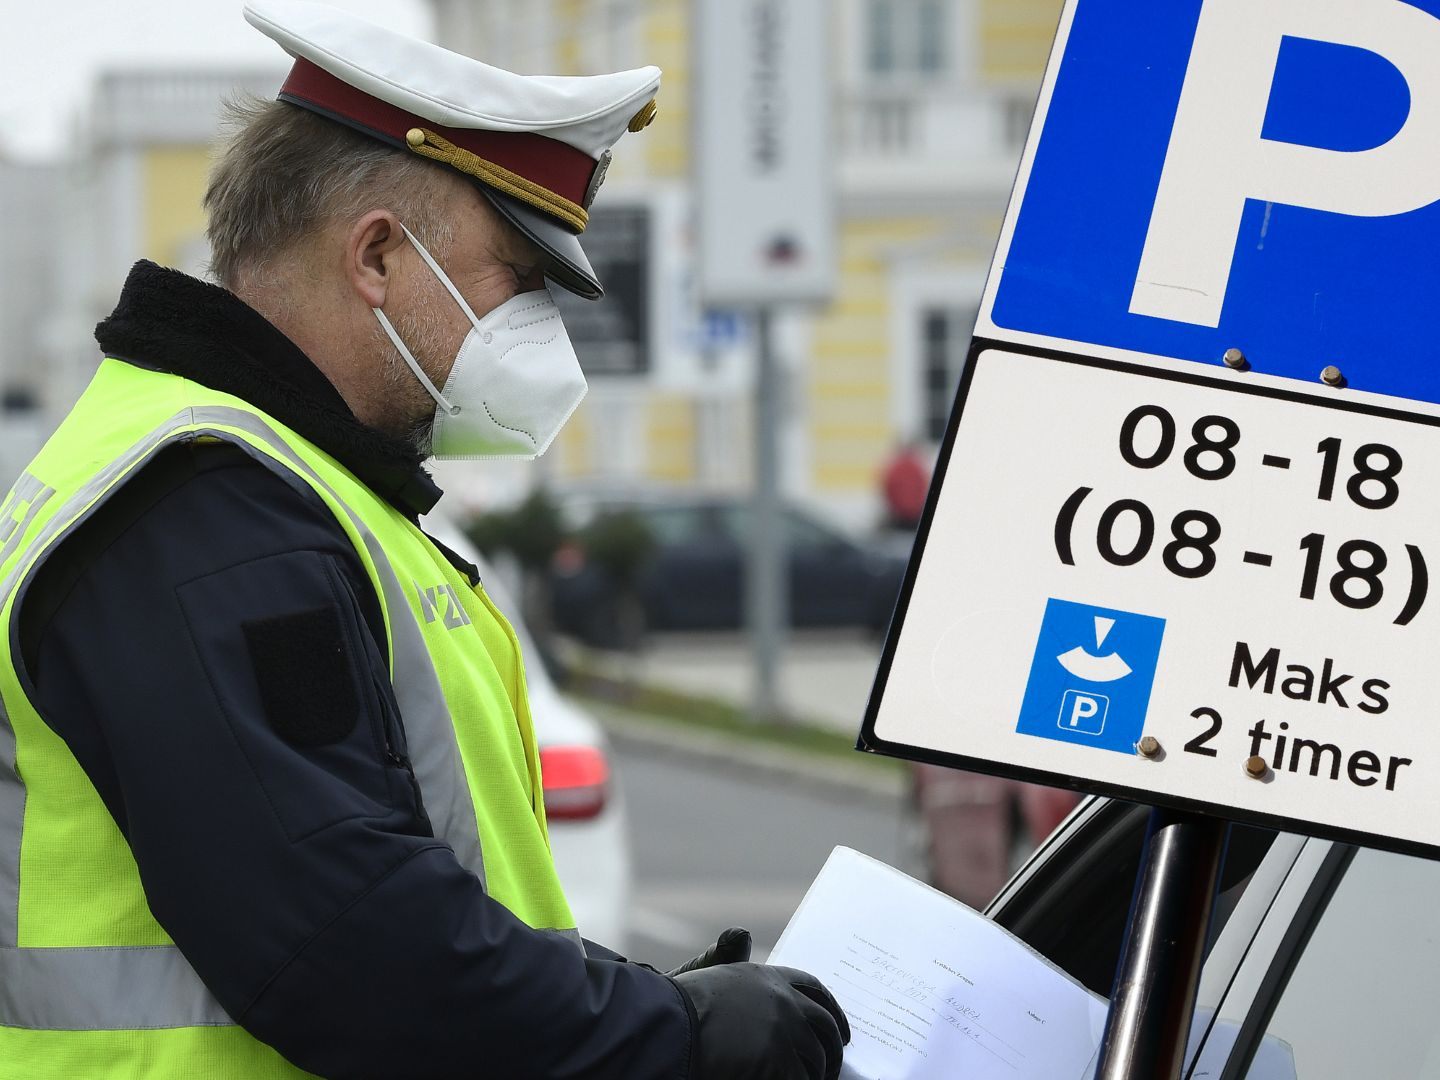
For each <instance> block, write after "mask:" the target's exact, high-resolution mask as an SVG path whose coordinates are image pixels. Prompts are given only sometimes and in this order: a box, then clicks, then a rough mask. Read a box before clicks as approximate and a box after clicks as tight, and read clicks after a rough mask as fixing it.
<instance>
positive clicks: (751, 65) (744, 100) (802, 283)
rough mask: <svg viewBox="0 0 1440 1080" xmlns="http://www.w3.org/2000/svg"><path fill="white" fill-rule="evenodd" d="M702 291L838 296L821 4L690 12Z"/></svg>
mask: <svg viewBox="0 0 1440 1080" xmlns="http://www.w3.org/2000/svg"><path fill="white" fill-rule="evenodd" d="M694 3H695V7H694V12H695V27H696V30H695V34H694V41H695V49H696V83H695V87H696V91H695V121H694V123H695V131H694V134H693V136H692V140H693V141H692V145H693V146H694V147H695V181H696V184H697V186H698V190H699V201H700V206H699V212H700V291H701V298H702V301H703V302H704V303H706V304H709V305H726V306H745V305H751V306H753V305H756V304H783V303H791V302H805V303H823V302H824V301H826V300H828V299H829V298H830V296H831V294H832V293H833V292H834V288H835V196H834V171H835V164H834V163H835V154H836V148H835V145H834V141H833V135H832V131H831V124H830V95H831V86H830V79H829V70H830V48H831V42H830V34H829V33H828V32H827V29H828V27H829V25H830V12H829V5H828V4H827V2H826V0H694Z"/></svg>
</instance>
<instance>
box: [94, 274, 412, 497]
mask: <svg viewBox="0 0 1440 1080" xmlns="http://www.w3.org/2000/svg"><path fill="white" fill-rule="evenodd" d="M95 340H97V341H98V342H100V348H101V349H103V350H104V352H105V355H106V356H113V357H116V358H117V359H121V360H125V361H126V362H128V363H132V364H135V365H137V366H139V367H145V368H150V369H152V370H154V371H164V372H168V373H170V374H173V375H180V376H183V377H184V378H187V379H190V380H192V381H194V382H198V383H202V384H204V385H205V386H208V387H210V388H211V389H212V390H219V391H221V392H222V393H226V394H233V395H235V396H236V397H239V398H243V399H244V400H246V401H248V402H250V404H252V405H254V406H256V407H257V408H259V409H261V410H262V411H264V412H266V413H268V414H269V415H271V416H273V417H274V418H275V419H276V420H279V421H280V422H281V423H282V424H284V425H286V426H287V427H289V428H292V429H293V430H295V431H296V432H298V433H299V434H300V435H303V436H304V437H305V438H307V439H309V440H310V441H311V442H313V443H314V444H315V445H316V446H318V447H320V449H322V450H324V451H325V452H326V453H328V454H330V455H331V456H332V457H334V458H335V459H336V460H337V461H339V462H340V463H341V464H342V465H344V466H345V467H346V468H347V469H349V470H350V471H351V472H353V473H354V474H355V475H356V476H357V477H359V478H360V480H362V481H363V482H364V483H365V484H367V485H368V486H369V487H370V488H371V489H372V490H373V491H374V492H375V493H376V494H377V495H380V496H381V497H382V498H384V499H385V500H386V501H388V502H390V503H391V504H392V505H394V506H395V507H397V508H398V509H400V510H402V511H404V512H405V513H407V514H410V515H412V516H413V515H416V514H424V513H426V512H428V511H429V510H430V508H431V507H432V506H434V505H435V503H436V502H437V501H439V498H440V489H439V488H438V487H436V486H435V482H434V481H433V480H431V479H430V476H429V475H428V474H427V473H426V472H425V470H424V469H423V468H421V460H422V459H421V458H420V457H419V456H418V455H416V454H415V453H414V451H412V450H411V449H410V448H409V447H407V446H405V445H404V444H403V443H401V442H399V441H397V440H395V439H392V438H390V437H389V436H386V435H383V434H381V433H380V432H378V431H376V430H375V429H373V428H369V427H366V426H365V425H364V424H362V423H360V421H359V420H357V419H355V415H354V413H352V412H351V411H350V408H349V406H347V405H346V404H345V399H344V398H342V397H341V396H340V392H339V391H338V390H336V389H335V387H334V386H333V385H332V384H331V383H330V380H329V379H327V378H326V377H325V376H324V375H323V374H322V373H321V371H320V369H319V368H317V367H316V366H315V365H314V364H313V363H311V362H310V358H309V357H307V356H306V355H305V354H304V353H303V352H301V351H300V349H299V347H298V346H296V345H295V343H294V342H292V341H291V340H290V339H289V338H287V337H286V336H285V335H284V334H282V333H281V332H280V331H279V330H277V329H276V328H275V326H274V325H272V324H271V323H270V322H268V321H267V320H266V319H265V317H264V316H262V315H261V314H260V313H259V312H257V311H256V310H255V309H254V308H252V307H250V306H249V305H248V304H246V303H245V302H244V301H243V300H241V299H240V298H239V297H237V296H235V295H234V294H233V293H231V292H228V291H227V290H225V289H222V288H220V287H219V286H218V285H210V284H208V283H206V282H204V281H200V280H198V279H197V278H193V277H190V276H189V275H188V274H182V273H181V272H180V271H178V270H170V269H167V268H165V267H163V266H157V265H156V264H155V263H152V262H147V261H143V260H142V261H141V262H138V263H136V264H135V266H134V268H133V269H132V270H131V271H130V277H129V278H128V279H127V280H126V282H125V288H124V290H123V291H122V292H121V294H120V301H119V303H117V304H116V305H115V310H114V311H113V312H111V313H110V317H109V318H107V319H106V320H105V321H104V322H102V323H101V324H100V325H99V326H97V327H96V328H95Z"/></svg>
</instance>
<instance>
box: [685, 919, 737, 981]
mask: <svg viewBox="0 0 1440 1080" xmlns="http://www.w3.org/2000/svg"><path fill="white" fill-rule="evenodd" d="M749 959H750V931H749V930H745V929H743V928H741V927H739V926H732V927H730V929H729V930H725V931H723V932H721V934H720V936H719V937H718V938H717V939H716V940H715V944H714V945H711V946H710V948H708V949H706V950H705V951H704V952H703V953H701V954H700V955H699V956H697V957H695V959H693V960H686V961H685V963H683V964H681V965H680V966H679V967H677V968H676V969H675V970H674V971H667V972H665V974H666V975H669V976H670V977H671V978H674V977H675V976H676V975H684V974H685V972H687V971H699V970H700V969H701V968H708V967H715V966H716V965H718V964H743V963H745V961H746V960H749Z"/></svg>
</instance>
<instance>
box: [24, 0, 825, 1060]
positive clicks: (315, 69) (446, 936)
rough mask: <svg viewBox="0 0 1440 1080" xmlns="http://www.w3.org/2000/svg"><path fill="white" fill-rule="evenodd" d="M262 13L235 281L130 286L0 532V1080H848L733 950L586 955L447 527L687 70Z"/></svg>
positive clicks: (560, 367)
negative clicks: (448, 472)
mask: <svg viewBox="0 0 1440 1080" xmlns="http://www.w3.org/2000/svg"><path fill="white" fill-rule="evenodd" d="M246 16H247V18H248V19H249V21H250V22H251V23H252V24H253V25H254V26H256V27H257V28H259V29H260V30H261V31H262V32H264V33H265V34H267V35H268V36H270V37H271V38H273V39H275V40H276V41H277V42H279V43H280V44H281V45H282V46H283V47H284V48H285V49H286V50H287V51H288V52H289V53H290V54H291V55H292V56H293V57H294V58H295V63H294V68H293V70H292V71H291V73H290V76H289V78H288V79H287V81H286V83H285V85H284V88H283V90H282V91H281V93H280V99H279V101H277V102H271V103H266V104H263V105H259V106H255V107H252V108H249V109H248V111H244V112H243V114H242V115H240V116H239V118H238V120H237V125H238V126H237V130H236V133H235V135H234V137H233V140H232V142H231V143H230V145H229V147H228V148H227V150H226V151H225V153H224V154H223V156H222V157H221V158H220V160H219V162H218V164H217V166H216V168H215V171H214V174H213V176H212V181H211V185H210V189H209V191H208V193H207V196H206V203H207V209H208V211H209V233H210V238H211V242H212V249H213V253H214V269H215V273H216V276H217V278H218V280H219V282H220V286H216V285H210V284H206V283H203V282H201V281H198V280H195V279H193V278H190V277H187V276H185V275H182V274H180V273H178V272H175V271H172V270H166V269H162V268H160V267H158V266H155V265H152V264H148V263H140V264H138V265H137V266H136V267H135V269H134V270H133V272H132V273H131V275H130V278H129V280H128V281H127V282H126V285H125V288H124V291H123V294H122V295H121V297H120V300H119V303H118V305H117V306H116V308H115V310H114V313H113V314H112V315H111V316H110V317H109V318H107V319H106V320H105V321H104V322H103V323H101V325H100V326H99V327H98V329H97V337H98V339H99V342H100V345H101V348H102V350H103V352H104V355H105V357H106V359H104V360H103V362H102V363H101V365H100V367H99V370H98V372H97V374H96V376H95V379H94V381H93V383H92V384H91V385H90V387H89V388H88V389H87V390H86V392H85V394H84V395H83V397H82V398H81V399H80V401H79V403H78V404H77V405H76V406H75V408H74V410H73V411H72V412H71V414H70V415H69V417H68V418H67V419H66V420H65V421H64V423H63V424H62V425H61V426H60V428H59V430H58V431H57V432H56V434H55V436H54V437H53V438H52V439H51V440H50V442H49V443H48V444H47V445H46V446H45V448H44V449H43V450H42V451H41V452H40V454H39V455H38V456H37V457H36V459H35V460H34V461H33V462H32V463H31V465H30V466H29V468H28V469H27V470H26V472H25V473H24V474H23V475H22V477H21V478H20V480H19V481H18V482H17V484H16V486H15V488H14V489H13V490H12V492H11V494H10V496H9V498H8V500H7V501H6V502H5V504H4V507H3V509H0V522H3V525H0V597H3V611H4V617H5V619H6V620H7V633H6V634H5V635H4V637H3V644H0V649H3V651H4V658H3V661H0V701H3V706H4V708H3V713H0V1078H4V1080H20V1078H23V1080H61V1078H63V1080H77V1078H86V1080H93V1078H102V1080H103V1078H107V1077H114V1078H117V1080H118V1078H121V1077H124V1078H138V1077H145V1078H148V1080H181V1078H184V1080H191V1078H196V1077H204V1078H206V1080H269V1078H280V1077H286V1078H288V1077H299V1076H304V1075H310V1074H314V1075H319V1076H323V1077H333V1078H355V1080H359V1078H371V1077H374V1078H382V1077H383V1078H406V1080H422V1078H430V1077H437V1078H438V1077H446V1078H459V1077H492V1076H493V1077H505V1078H507V1080H513V1078H524V1077H537V1078H538V1077H595V1078H613V1080H622V1078H623V1080H651V1078H653V1080H661V1078H665V1080H680V1078H685V1077H690V1078H694V1080H720V1078H724V1080H730V1078H750V1077H754V1078H773V1080H789V1078H792V1077H793V1078H801V1077H804V1078H817V1080H818V1078H820V1077H827V1078H830V1080H833V1078H834V1077H836V1076H837V1074H838V1071H839V1067H840V1055H841V1047H842V1044H843V1043H844V1041H846V1040H847V1039H848V1036H849V1032H848V1028H847V1027H846V1023H845V1018H844V1015H843V1013H842V1012H841V1011H840V1009H839V1007H838V1006H837V1005H836V1003H835V1001H834V1000H833V999H832V998H831V996H830V995H829V993H827V992H826V990H825V988H824V987H823V986H822V985H821V984H820V983H819V982H818V981H817V980H815V979H814V978H813V977H811V976H810V975H807V974H805V973H803V972H799V971H794V970H790V969H784V968H770V967H765V966H760V965H754V964H750V963H746V962H743V961H745V960H746V959H747V958H748V937H747V936H746V935H744V934H743V933H735V934H730V935H728V936H726V937H724V938H722V941H721V942H719V943H718V944H717V946H716V948H714V949H712V950H711V951H710V952H709V953H708V954H707V955H706V956H704V957H702V958H700V959H699V960H697V961H696V962H695V963H694V965H693V968H692V970H688V971H684V972H673V973H670V974H669V975H665V974H660V973H657V972H655V971H653V970H651V969H648V968H646V967H643V966H641V965H637V964H632V963H627V962H625V961H624V960H623V959H622V958H620V957H618V956H616V955H615V954H613V953H609V952H607V951H605V950H603V949H601V948H600V947H598V946H594V945H592V944H590V943H587V942H584V941H583V940H582V939H581V938H580V935H579V933H578V932H577V930H576V928H575V924H574V920H573V918H572V917H571V914H570V911H569V908H568V906H567V905H566V901H565V897H564V896H563V894H562V893H561V890H560V887H559V884H558V883H557V880H556V877H555V870H554V867H553V865H552V863H551V858H550V852H549V846H548V842H547V839H546V826H545V815H544V809H543V806H542V804H541V796H540V793H541V782H540V775H539V763H538V758H537V752H536V746H535V737H534V732H533V729H532V727H531V723H530V715H529V710H528V707H527V704H526V697H525V684H524V677H523V670H522V664H521V658H520V656H519V652H518V646H517V643H516V639H515V636H514V634H513V633H512V631H511V630H510V628H509V626H508V624H507V623H506V622H505V620H504V618H503V617H502V616H501V615H500V614H499V612H498V611H496V610H495V608H494V607H493V605H492V604H491V603H490V601H489V600H488V598H487V597H486V595H485V592H484V590H483V588H482V587H480V585H479V583H478V580H477V575H476V573H475V570H474V568H473V567H472V566H470V565H469V564H467V563H466V562H465V561H464V560H463V559H460V558H459V557H457V556H456V555H454V554H452V553H450V552H448V551H446V550H445V549H444V548H442V547H441V546H440V545H438V544H436V543H435V542H433V541H432V540H430V539H429V538H427V537H426V536H425V535H424V533H423V532H422V531H421V529H420V527H419V525H418V518H419V516H420V515H422V514H423V513H425V512H426V511H428V510H429V509H430V508H431V507H432V506H433V505H434V504H435V502H436V500H437V499H438V498H439V495H440V492H439V491H438V489H437V488H436V487H435V485H434V484H433V483H432V482H431V480H430V479H429V477H428V476H427V474H426V473H425V472H424V470H423V469H422V468H421V462H422V461H423V460H424V459H425V458H427V457H428V456H430V455H431V454H432V453H434V454H436V455H439V456H456V457H478V456H534V455H536V454H538V453H540V452H541V451H543V450H544V449H545V447H546V446H547V445H548V444H549V442H550V441H551V439H553V438H554V436H555V433H556V432H557V431H558V429H559V428H560V426H561V425H562V424H563V423H564V422H565V420H566V418H567V417H568V416H569V415H570V413H571V412H572V411H573V409H574V408H575V406H576V405H577V404H578V402H579V400H580V397H581V395H582V394H583V392H584V380H583V378H582V377H581V375H580V371H579V367H578V365H577V363H576V360H575V355H574V352H573V351H572V350H571V348H570V346H569V343H568V340H567V338H566V336H565V330H564V327H563V325H562V323H561V320H560V316H559V313H558V312H557V310H556V308H555V304H554V301H553V300H552V298H551V296H550V293H549V291H548V290H547V286H546V279H549V280H550V281H552V282H554V283H556V284H558V285H560V286H562V287H564V288H567V289H570V290H572V291H574V292H577V293H579V294H580V295H582V296H586V297H591V298H593V297H597V296H599V295H600V284H599V282H598V281H597V280H596V279H595V274H594V272H593V270H592V269H591V267H590V264H589V262H588V261H587V260H586V258H585V254H584V252H583V250H582V249H581V247H580V243H579V235H580V234H581V232H582V231H583V229H584V227H585V224H586V220H587V216H588V209H589V206H590V203H591V200H592V199H593V198H594V195H595V191H596V189H597V188H598V187H599V185H600V183H601V181H602V180H603V178H604V171H605V167H606V165H607V164H608V162H609V157H610V146H611V145H612V144H613V143H614V142H615V141H616V140H617V139H618V138H619V137H620V135H621V134H622V133H623V132H624V131H625V130H627V129H629V130H632V131H633V130H639V129H641V128H643V127H644V125H645V124H646V123H648V122H649V119H650V117H651V116H652V115H653V113H654V110H655V104H654V96H655V93H656V91H657V89H658V87H659V72H658V71H657V70H656V69H654V68H643V69H640V70H636V71H628V72H621V73H619V74H615V75H606V76H598V77H595V78H583V79H568V78H542V77H535V78H530V77H521V76H517V75H513V74H511V73H509V72H506V71H502V70H499V69H496V68H492V67H488V66H486V65H484V64H481V63H478V62H476V61H473V60H470V59H467V58H464V57H461V56H458V55H455V54H452V53H449V52H446V51H444V50H442V49H439V48H436V47H434V46H431V45H428V44H424V43H421V42H416V41H412V40H409V39H405V38H402V37H399V36H396V35H393V34H390V33H388V32H386V31H384V30H381V29H379V28H376V27H374V26H371V25H369V24H367V23H364V22H362V21H360V20H357V19H355V18H353V17H350V16H348V15H346V14H344V13H342V12H339V11H336V10H334V9H331V8H328V7H325V6H322V5H319V4H314V3H309V2H306V0H255V2H254V3H252V4H251V5H250V7H248V8H247V10H246ZM116 182H120V179H119V178H117V179H116ZM437 595H438V596H441V597H443V598H444V600H445V602H444V603H442V604H437V603H435V602H434V600H433V598H434V597H435V596H437ZM427 597H428V598H429V602H427Z"/></svg>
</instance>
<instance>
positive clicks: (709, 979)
mask: <svg viewBox="0 0 1440 1080" xmlns="http://www.w3.org/2000/svg"><path fill="white" fill-rule="evenodd" d="M675 985H676V986H678V987H680V989H681V991H682V992H683V993H684V994H685V996H686V997H687V998H689V999H690V1004H691V1005H692V1006H694V1009H695V1016H696V1019H697V1020H698V1021H699V1024H698V1029H697V1030H696V1032H695V1041H696V1050H695V1055H694V1061H695V1068H694V1071H693V1073H692V1076H693V1077H694V1080H837V1078H838V1077H839V1075H840V1057H841V1054H842V1053H843V1051H844V1046H845V1044H846V1043H848V1042H849V1041H850V1023H849V1021H848V1020H846V1019H845V1013H844V1012H843V1011H842V1010H841V1008H840V1006H839V1005H838V1004H837V1003H836V1001H835V999H834V998H833V997H831V996H830V991H828V990H826V989H825V987H824V986H822V985H821V983H820V980H819V979H817V978H815V976H813V975H810V974H807V973H806V972H803V971H797V970H796V969H795V968H786V967H769V966H766V965H762V964H722V965H719V966H716V967H707V968H700V969H698V970H695V971H687V972H685V973H684V974H681V975H677V976H675Z"/></svg>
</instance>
